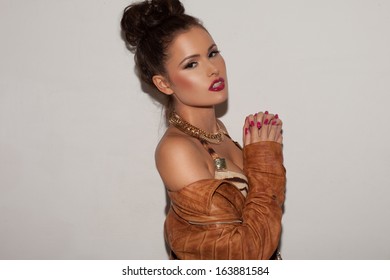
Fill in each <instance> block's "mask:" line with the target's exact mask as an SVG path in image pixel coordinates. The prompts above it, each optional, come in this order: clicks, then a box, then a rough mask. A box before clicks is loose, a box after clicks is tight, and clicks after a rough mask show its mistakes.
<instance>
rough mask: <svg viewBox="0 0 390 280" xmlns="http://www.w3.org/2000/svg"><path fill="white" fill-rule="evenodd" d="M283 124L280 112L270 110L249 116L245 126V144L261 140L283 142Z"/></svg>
mask: <svg viewBox="0 0 390 280" xmlns="http://www.w3.org/2000/svg"><path fill="white" fill-rule="evenodd" d="M282 124H283V123H282V121H281V120H280V118H279V116H278V114H275V115H274V114H270V113H268V111H265V112H264V113H263V112H258V113H256V114H254V115H249V116H247V117H246V119H245V123H244V127H243V143H244V146H246V145H249V144H252V143H256V142H260V141H273V142H277V143H279V144H283V136H282Z"/></svg>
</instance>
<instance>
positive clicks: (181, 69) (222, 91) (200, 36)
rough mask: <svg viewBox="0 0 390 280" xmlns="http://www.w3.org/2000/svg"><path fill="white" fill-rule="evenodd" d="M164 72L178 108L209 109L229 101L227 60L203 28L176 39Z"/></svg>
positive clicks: (169, 50)
mask: <svg viewBox="0 0 390 280" xmlns="http://www.w3.org/2000/svg"><path fill="white" fill-rule="evenodd" d="M165 69H166V72H167V75H168V77H167V78H168V81H169V82H168V83H169V87H170V89H171V90H172V93H173V96H174V98H175V102H176V103H175V105H176V106H181V105H185V106H192V107H209V106H213V105H216V104H219V103H222V102H224V101H225V100H226V99H227V96H228V83H227V77H226V66H225V61H224V59H223V57H222V56H221V54H220V53H219V50H218V47H217V46H216V44H215V43H214V40H213V38H212V37H211V36H210V34H209V33H208V32H207V31H206V30H204V29H203V28H201V27H192V28H191V29H189V30H188V31H185V32H183V33H180V34H179V35H177V36H176V37H175V39H174V40H173V41H172V43H171V44H170V46H169V47H168V59H167V61H166V64H165Z"/></svg>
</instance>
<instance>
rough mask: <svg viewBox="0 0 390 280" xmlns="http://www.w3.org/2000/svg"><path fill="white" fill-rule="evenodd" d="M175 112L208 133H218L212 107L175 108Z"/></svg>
mask: <svg viewBox="0 0 390 280" xmlns="http://www.w3.org/2000/svg"><path fill="white" fill-rule="evenodd" d="M175 112H176V113H177V114H178V115H179V116H180V117H181V118H182V119H184V120H186V121H187V122H189V123H190V124H192V125H193V126H196V127H197V128H200V129H203V130H204V131H206V132H209V133H215V132H218V125H217V118H216V116H215V109H214V107H207V108H199V107H197V108H194V107H191V108H176V110H175Z"/></svg>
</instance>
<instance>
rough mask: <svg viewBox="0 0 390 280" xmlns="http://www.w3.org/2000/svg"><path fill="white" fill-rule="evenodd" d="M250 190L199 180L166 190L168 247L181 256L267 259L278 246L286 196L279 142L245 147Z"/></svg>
mask: <svg viewBox="0 0 390 280" xmlns="http://www.w3.org/2000/svg"><path fill="white" fill-rule="evenodd" d="M243 152H244V172H245V175H246V176H247V177H248V180H249V192H248V195H247V197H246V198H244V197H243V196H242V195H241V194H240V193H239V191H238V190H237V189H236V188H235V187H234V186H232V185H231V184H230V183H229V182H226V181H224V180H215V179H214V180H212V179H211V180H203V181H199V182H195V183H194V184H191V185H190V186H187V187H185V188H184V189H183V190H181V191H179V192H174V193H170V197H171V202H172V206H171V209H170V212H169V213H168V216H167V219H166V222H165V234H166V240H167V242H168V245H169V246H170V248H171V250H172V252H173V253H174V255H175V256H176V257H177V258H179V259H269V258H270V257H271V256H272V254H273V253H274V252H275V250H276V249H277V246H278V244H279V239H280V232H281V219H282V207H283V203H284V197H285V195H284V194H285V182H286V177H285V169H284V167H283V156H282V146H281V145H280V144H278V143H275V142H259V143H255V144H250V145H247V146H246V147H245V148H244V151H243Z"/></svg>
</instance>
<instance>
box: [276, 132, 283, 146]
mask: <svg viewBox="0 0 390 280" xmlns="http://www.w3.org/2000/svg"><path fill="white" fill-rule="evenodd" d="M276 142H277V143H279V144H283V135H282V134H280V135H279V137H278V139H276Z"/></svg>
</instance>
